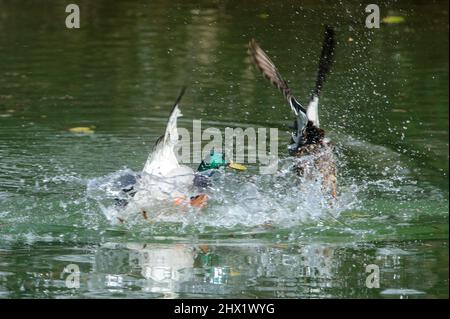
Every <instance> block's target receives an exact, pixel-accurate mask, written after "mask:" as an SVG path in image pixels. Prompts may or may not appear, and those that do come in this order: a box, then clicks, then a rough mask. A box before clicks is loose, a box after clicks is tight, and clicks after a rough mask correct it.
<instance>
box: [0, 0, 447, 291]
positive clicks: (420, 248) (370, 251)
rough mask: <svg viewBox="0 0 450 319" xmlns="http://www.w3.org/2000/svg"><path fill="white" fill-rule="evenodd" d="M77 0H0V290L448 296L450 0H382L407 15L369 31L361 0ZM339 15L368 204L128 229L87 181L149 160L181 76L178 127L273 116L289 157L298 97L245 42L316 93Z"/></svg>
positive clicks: (328, 92)
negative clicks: (110, 217) (270, 77)
mask: <svg viewBox="0 0 450 319" xmlns="http://www.w3.org/2000/svg"><path fill="white" fill-rule="evenodd" d="M76 3H77V4H78V5H79V6H80V9H81V28H80V29H78V30H69V29H67V28H66V27H65V24H64V21H65V18H66V15H67V14H66V13H65V6H66V3H65V2H64V1H46V2H43V1H20V2H19V1H4V0H0V297H3V298H11V297H99V296H102V297H204V296H216V297H217V296H221V297H291V298H292V297H294V298H297V297H306V298H308V297H324V298H329V297H344V298H345V297H347V298H348V297H394V298H398V297H399V296H400V297H425V298H441V297H448V2H447V1H384V2H382V3H380V9H381V16H382V17H385V16H389V15H400V16H403V17H404V18H405V21H404V22H403V23H400V24H382V25H381V28H380V29H370V30H369V29H367V28H366V27H365V25H364V21H365V17H366V15H367V14H366V13H365V12H364V8H365V5H366V4H365V3H364V4H362V3H360V2H358V1H343V2H333V3H330V2H326V1H301V2H300V1H283V2H282V3H277V2H261V1H220V2H219V1H217V2H215V1H200V2H197V3H193V2H187V1H177V2H175V1H170V2H169V1H151V2H148V1H114V2H112V1H77V2H76ZM325 24H329V25H332V26H333V27H334V28H335V29H336V34H337V38H338V46H337V52H336V63H335V65H334V66H333V71H332V74H331V76H330V77H329V80H328V82H327V83H326V87H325V90H324V92H323V97H322V99H321V109H320V115H321V125H322V126H323V127H324V128H325V129H326V130H327V131H328V132H329V135H330V137H332V138H333V140H334V141H336V143H337V145H338V149H339V150H340V152H341V162H342V163H341V165H342V167H341V169H340V175H341V177H340V178H341V179H340V180H341V181H342V182H341V184H343V185H344V186H347V187H348V189H355V188H356V189H357V190H358V192H357V195H356V196H357V198H358V200H359V202H360V204H359V205H357V206H351V205H349V207H348V209H344V210H343V212H342V214H341V219H340V221H341V222H342V223H344V224H345V225H344V224H341V223H337V222H335V221H333V220H326V221H325V223H323V222H318V223H307V224H305V225H304V224H294V225H292V227H283V228H275V229H260V228H257V229H255V228H253V227H250V228H249V227H246V226H245V225H241V226H237V227H234V228H223V227H217V225H214V224H211V225H209V226H208V227H206V228H202V229H200V230H199V229H197V228H195V227H192V228H189V227H187V228H185V227H182V228H181V229H180V228H177V227H174V226H171V225H156V226H155V225H153V226H152V227H151V228H150V229H148V228H146V227H144V226H142V227H135V228H124V227H121V226H112V225H110V223H109V222H108V221H107V220H106V218H105V216H104V215H103V213H102V211H101V209H99V206H98V203H97V202H96V201H94V200H92V199H89V198H86V187H87V184H88V183H89V181H92V180H93V179H95V178H98V177H101V176H103V175H105V174H110V173H112V172H116V171H118V170H120V169H122V168H123V167H128V168H131V169H133V170H136V171H139V170H140V169H142V166H143V163H144V161H145V159H146V157H147V156H148V152H149V150H150V149H151V145H152V144H153V142H154V141H155V139H156V138H157V137H158V136H159V135H160V134H161V132H162V131H163V130H164V126H165V123H166V119H167V115H168V112H169V109H170V105H171V103H172V102H173V100H174V98H175V97H176V95H177V93H178V91H179V89H180V87H181V86H182V85H188V92H187V94H186V96H185V98H184V99H183V115H184V117H183V118H181V120H180V126H182V127H186V128H187V129H191V125H192V119H202V121H203V123H204V125H205V126H214V127H218V128H220V129H223V128H225V127H226V126H241V127H246V126H257V127H260V126H264V127H276V128H278V129H279V130H280V154H285V153H286V151H285V150H286V145H287V143H288V141H289V139H288V135H287V134H286V135H284V132H287V124H289V122H290V121H291V117H290V113H289V110H288V108H287V107H286V105H285V104H284V103H283V102H284V101H283V100H282V98H281V96H280V94H279V92H277V91H276V90H274V89H272V88H271V87H270V86H269V84H268V83H267V82H266V81H265V80H263V79H262V77H261V76H260V75H259V74H258V73H257V72H255V70H254V68H253V67H252V66H251V64H250V61H249V58H248V57H247V54H246V45H247V43H248V41H249V40H250V39H251V38H255V39H257V40H258V41H259V42H260V43H261V45H262V46H263V48H264V49H265V50H267V51H268V53H269V54H270V55H271V56H272V57H273V59H274V60H275V62H276V64H277V66H278V67H279V69H280V72H281V73H282V74H283V75H284V76H285V77H286V79H287V80H288V81H289V83H290V85H291V86H292V88H293V89H294V92H295V93H296V95H297V96H298V97H299V98H300V100H301V101H303V102H306V101H307V97H308V96H309V94H310V92H311V89H312V87H313V83H314V79H315V72H316V68H317V58H318V54H319V52H320V47H321V40H322V33H323V26H324V25H325ZM77 126H88V127H92V128H93V129H94V131H95V133H94V134H86V135H79V134H73V133H71V132H69V131H68V128H71V127H77ZM193 166H195V165H193ZM351 185H354V188H351V187H350V186H351ZM291 191H292V193H294V192H295V191H296V190H295V187H293V188H292V190H291ZM288 196H289V195H288ZM286 210H289V208H286ZM205 245H208V247H209V248H208V249H207V248H205ZM70 263H74V264H77V265H79V266H80V268H81V287H80V289H77V290H70V289H67V288H66V287H65V284H64V278H65V275H61V272H62V271H63V269H64V267H65V266H66V265H67V264H70ZM367 264H377V265H379V266H380V270H381V283H380V288H379V289H368V288H366V287H365V278H366V276H367V274H366V273H365V265H367Z"/></svg>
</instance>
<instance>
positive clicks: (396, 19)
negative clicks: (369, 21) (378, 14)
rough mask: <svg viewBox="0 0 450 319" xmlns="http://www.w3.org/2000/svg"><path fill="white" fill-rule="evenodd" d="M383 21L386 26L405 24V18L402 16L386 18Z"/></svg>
mask: <svg viewBox="0 0 450 319" xmlns="http://www.w3.org/2000/svg"><path fill="white" fill-rule="evenodd" d="M381 21H382V22H383V23H386V24H397V23H402V22H405V18H404V17H402V16H387V17H384V18H383V20H381Z"/></svg>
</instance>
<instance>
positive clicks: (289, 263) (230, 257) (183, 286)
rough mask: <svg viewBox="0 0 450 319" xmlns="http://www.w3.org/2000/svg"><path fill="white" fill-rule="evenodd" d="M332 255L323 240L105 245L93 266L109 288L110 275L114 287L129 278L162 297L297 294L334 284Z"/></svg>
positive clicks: (316, 291)
mask: <svg viewBox="0 0 450 319" xmlns="http://www.w3.org/2000/svg"><path fill="white" fill-rule="evenodd" d="M334 253H335V249H334V248H333V247H331V246H329V245H321V244H311V245H304V246H301V247H300V246H296V247H289V246H287V245H278V246H277V245H275V246H269V247H267V246H263V245H261V246H259V245H239V246H228V245H190V244H156V243H151V244H150V243H149V244H140V243H125V244H117V243H107V244H105V245H103V246H102V247H100V248H99V249H98V251H97V253H96V258H95V264H94V270H95V271H96V272H101V273H103V274H106V280H105V281H106V282H105V284H106V285H107V286H110V285H108V281H110V279H108V278H111V277H112V276H113V277H114V278H116V279H115V280H114V284H115V287H117V284H118V283H120V282H127V281H133V284H134V285H136V284H138V285H139V286H140V288H141V289H142V290H143V291H148V292H153V293H161V294H163V296H164V297H177V296H179V295H180V294H185V295H188V296H189V295H193V294H206V295H208V294H211V295H212V294H214V295H217V294H224V295H225V294H227V295H229V294H233V295H235V294H236V295H240V296H242V295H243V294H244V295H245V296H248V297H252V296H253V297H254V296H261V297H298V296H299V295H304V294H308V295H309V294H311V293H313V294H314V293H320V292H322V289H325V288H327V287H331V286H333V277H334V274H335V272H336V266H337V262H336V261H335V260H334ZM118 276H119V277H120V278H121V279H120V280H118V279H117V277H118ZM123 277H133V280H132V279H129V280H124V279H123ZM136 277H137V278H139V279H140V280H136V279H135V278H136Z"/></svg>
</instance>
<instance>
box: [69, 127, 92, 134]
mask: <svg viewBox="0 0 450 319" xmlns="http://www.w3.org/2000/svg"><path fill="white" fill-rule="evenodd" d="M69 132H72V133H84V134H93V133H94V130H93V129H91V128H90V127H86V126H78V127H71V128H69Z"/></svg>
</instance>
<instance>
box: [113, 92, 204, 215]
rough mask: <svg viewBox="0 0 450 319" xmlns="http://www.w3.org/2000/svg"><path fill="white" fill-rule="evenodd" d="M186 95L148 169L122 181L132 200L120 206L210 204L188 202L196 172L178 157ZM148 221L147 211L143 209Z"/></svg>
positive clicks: (120, 201)
mask: <svg viewBox="0 0 450 319" xmlns="http://www.w3.org/2000/svg"><path fill="white" fill-rule="evenodd" d="M184 92H185V88H183V89H182V90H181V92H180V94H179V96H178V98H177V100H176V101H175V104H174V105H173V107H172V110H171V112H170V116H169V120H168V122H167V125H166V130H165V133H164V135H162V136H161V137H160V138H158V140H157V141H156V143H155V146H154V147H153V151H152V152H151V153H150V155H149V156H148V158H147V161H146V162H145V165H144V168H143V170H142V172H141V174H139V175H138V176H128V175H127V176H123V177H122V180H121V181H120V182H121V183H122V185H124V187H123V188H122V192H123V193H124V194H126V195H127V197H128V199H118V200H117V203H118V204H119V206H126V205H127V204H128V202H129V200H130V199H132V200H133V201H134V202H136V203H147V202H151V201H154V200H158V201H161V200H162V201H172V202H173V203H174V204H175V205H184V204H190V205H191V206H194V207H203V206H204V205H205V204H206V201H207V200H208V196H207V195H206V194H198V195H196V196H193V197H190V198H189V199H187V197H186V193H187V192H185V191H186V190H189V189H191V188H192V187H193V186H194V170H193V169H192V168H190V167H189V166H186V165H180V163H179V162H178V159H177V157H176V154H175V147H176V145H177V143H178V129H177V120H178V118H179V117H181V116H182V114H181V111H180V107H179V104H180V101H181V98H182V97H183V95H184ZM142 213H143V216H144V218H146V213H145V210H144V209H142Z"/></svg>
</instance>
